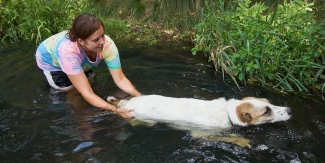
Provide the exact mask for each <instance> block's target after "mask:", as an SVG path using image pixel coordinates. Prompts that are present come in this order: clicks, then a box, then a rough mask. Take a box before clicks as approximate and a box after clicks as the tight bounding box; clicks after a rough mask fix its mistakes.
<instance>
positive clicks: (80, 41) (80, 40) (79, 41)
mask: <svg viewBox="0 0 325 163" xmlns="http://www.w3.org/2000/svg"><path fill="white" fill-rule="evenodd" d="M77 42H78V43H79V45H81V46H84V44H85V41H84V40H82V39H80V38H78V40H77Z"/></svg>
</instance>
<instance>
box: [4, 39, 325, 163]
mask: <svg viewBox="0 0 325 163" xmlns="http://www.w3.org/2000/svg"><path fill="white" fill-rule="evenodd" d="M35 49H36V47H35V45H31V44H27V45H23V44H21V45H10V46H9V47H3V48H2V49H1V50H0V68H1V71H2V72H1V76H0V82H1V86H0V139H1V140H0V158H1V161H2V162H65V161H72V162H324V161H325V156H324V151H325V137H324V134H325V101H323V100H322V99H320V98H319V97H317V96H314V95H308V96H307V95H299V94H298V95H292V94H289V95H283V94H280V93H276V92H271V91H268V90H265V89H264V88H258V87H250V86H242V87H241V89H242V92H240V91H239V90H238V89H237V87H236V85H235V84H234V83H233V82H232V81H231V79H228V78H226V79H225V81H223V79H222V76H221V75H220V74H216V73H215V72H214V68H213V67H212V66H211V65H209V64H207V63H206V61H205V59H204V58H203V57H201V56H192V55H191V52H189V51H183V50H175V49H173V48H170V47H158V46H152V47H146V48H137V49H123V50H120V56H121V61H122V67H123V71H124V72H125V74H126V75H127V76H128V78H129V79H130V80H131V81H132V83H133V84H134V85H135V86H136V87H137V88H138V89H139V90H140V91H141V92H142V93H143V94H160V95H165V96H171V97H191V98H198V99H206V100H211V99H215V98H219V97H225V98H226V99H229V98H237V99H240V98H243V97H246V96H256V97H264V98H267V99H269V101H270V102H272V103H273V104H275V105H282V106H288V107H290V108H291V109H292V112H293V115H292V118H291V119H290V120H288V121H287V122H279V123H273V124H263V125H258V126H249V127H233V128H232V130H231V132H233V133H236V134H239V135H241V136H243V137H245V138H248V139H250V140H251V148H247V147H240V146H237V145H234V144H230V143H227V142H223V141H208V140H203V139H196V138H193V137H191V136H190V134H189V132H188V131H180V130H175V129H173V128H170V127H169V126H167V125H166V124H158V125H155V126H152V127H149V126H143V125H139V126H131V125H130V124H129V123H128V121H127V120H124V119H121V118H120V117H118V116H116V115H113V114H111V113H110V112H103V111H101V110H99V109H97V108H94V107H92V106H90V105H89V104H87V103H86V102H85V101H84V100H83V99H82V97H80V95H78V94H77V93H76V92H73V91H71V92H57V91H55V90H52V89H50V88H49V86H48V85H47V83H46V82H45V80H44V79H43V77H42V76H41V73H40V71H39V70H38V68H37V67H36V63H35V59H34V53H35ZM94 71H95V73H96V77H95V79H94V81H93V84H92V86H93V89H94V91H95V92H96V93H97V94H98V95H99V96H101V97H103V98H106V97H107V96H108V95H119V94H120V92H119V90H118V89H117V87H116V86H115V84H114V83H113V81H112V79H111V77H110V75H109V74H108V71H107V68H106V67H105V64H104V63H101V64H100V65H99V66H98V67H97V68H94ZM71 103H73V104H74V105H71Z"/></svg>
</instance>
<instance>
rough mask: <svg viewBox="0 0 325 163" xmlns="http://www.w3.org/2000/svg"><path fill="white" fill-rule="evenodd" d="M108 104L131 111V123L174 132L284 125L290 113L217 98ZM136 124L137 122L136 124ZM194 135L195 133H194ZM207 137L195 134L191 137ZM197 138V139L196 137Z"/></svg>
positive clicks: (257, 101)
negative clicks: (170, 128) (160, 124)
mask: <svg viewBox="0 0 325 163" xmlns="http://www.w3.org/2000/svg"><path fill="white" fill-rule="evenodd" d="M107 101H108V102H109V103H111V104H113V105H115V106H117V107H118V108H127V109H132V110H133V112H131V113H132V114H133V116H134V119H133V120H132V121H140V122H147V123H152V124H154V123H155V122H164V123H168V124H171V125H172V126H173V127H174V128H178V129H189V130H191V131H192V129H193V128H200V129H209V128H210V129H211V128H214V129H216V128H219V129H229V128H231V126H232V125H238V126H247V125H257V124H263V123H273V122H277V121H285V120H288V119H289V118H290V117H291V109H290V108H288V107H281V106H275V105H272V104H271V103H270V102H269V101H268V100H267V99H263V98H254V97H247V98H244V99H242V100H236V99H230V100H226V99H225V98H219V99H215V100H211V101H208V100H200V99H193V98H173V97H165V96H160V95H144V96H139V97H132V98H130V99H127V100H118V99H116V98H114V97H108V98H107ZM138 123H139V122H138ZM193 131H194V130H193ZM210 134H211V133H210ZM210 134H206V133H202V132H199V133H197V132H195V134H194V132H193V133H192V135H196V137H198V136H197V135H205V136H208V135H210ZM199 137H200V136H199Z"/></svg>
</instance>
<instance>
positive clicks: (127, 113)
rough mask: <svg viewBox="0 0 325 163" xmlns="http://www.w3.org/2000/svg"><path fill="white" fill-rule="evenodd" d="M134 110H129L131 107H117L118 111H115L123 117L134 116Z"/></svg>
mask: <svg viewBox="0 0 325 163" xmlns="http://www.w3.org/2000/svg"><path fill="white" fill-rule="evenodd" d="M132 111H133V110H129V109H125V108H122V109H116V111H114V113H115V114H118V115H120V116H121V117H122V118H133V115H132V114H131V113H130V112H132Z"/></svg>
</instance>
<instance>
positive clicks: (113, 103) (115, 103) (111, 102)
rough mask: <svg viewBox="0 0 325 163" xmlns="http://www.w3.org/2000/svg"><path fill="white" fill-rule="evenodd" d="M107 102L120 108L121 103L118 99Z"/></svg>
mask: <svg viewBox="0 0 325 163" xmlns="http://www.w3.org/2000/svg"><path fill="white" fill-rule="evenodd" d="M107 102H108V103H110V104H112V105H114V106H115V107H118V104H119V103H120V100H118V99H110V100H107Z"/></svg>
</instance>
